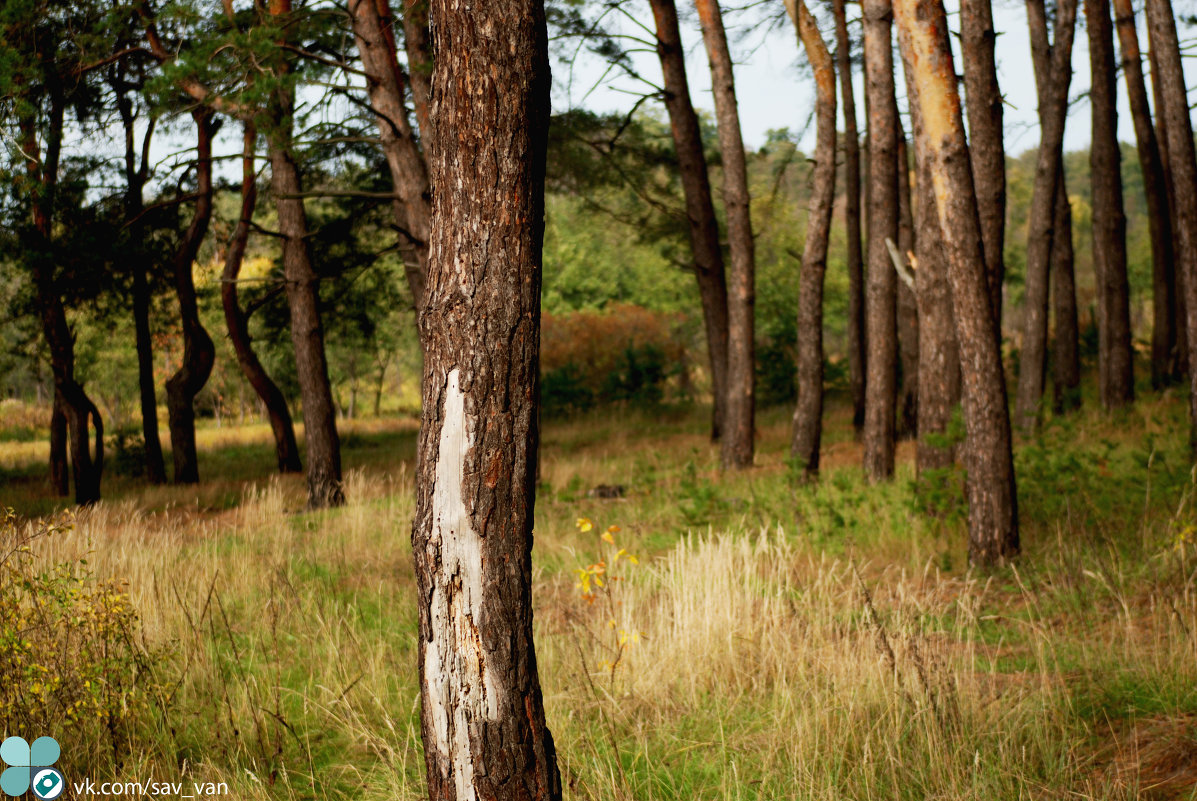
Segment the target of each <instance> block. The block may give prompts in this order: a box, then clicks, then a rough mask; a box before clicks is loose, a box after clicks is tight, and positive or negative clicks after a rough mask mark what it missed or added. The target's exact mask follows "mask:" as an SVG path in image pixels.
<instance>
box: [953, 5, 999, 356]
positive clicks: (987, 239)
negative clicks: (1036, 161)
mask: <svg viewBox="0 0 1197 801" xmlns="http://www.w3.org/2000/svg"><path fill="white" fill-rule="evenodd" d="M996 41H997V36H996V34H995V33H994V30H993V9H992V8H991V7H990V4H989V0H962V2H961V3H960V55H961V61H962V62H963V63H962V67H963V72H964V94H965V98H966V101H967V107H968V138H969V153H970V154H971V157H972V166H973V183H974V184H975V185H976V188H977V211H978V213H979V214H980V215H981V239H982V241H983V242H984V246H985V280H986V282H987V283H988V286H989V305H990V307H991V308H992V310H993V319H994V327H995V330H996V331H997V336H998V339H999V341H1000V340H1001V336H1002V282H1003V281H1004V280H1005V277H1006V262H1005V256H1004V254H1003V249H1004V247H1005V240H1006V149H1005V146H1004V145H1003V143H1002V135H1003V130H1002V92H1001V89H1000V88H999V87H998V79H997V60H996V59H995V57H994V44H995V43H996Z"/></svg>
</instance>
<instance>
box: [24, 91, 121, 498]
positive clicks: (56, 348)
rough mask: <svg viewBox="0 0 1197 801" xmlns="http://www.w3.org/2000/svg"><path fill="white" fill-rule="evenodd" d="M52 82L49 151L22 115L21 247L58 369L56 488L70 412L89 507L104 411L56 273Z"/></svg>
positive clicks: (55, 99) (76, 464) (61, 104)
mask: <svg viewBox="0 0 1197 801" xmlns="http://www.w3.org/2000/svg"><path fill="white" fill-rule="evenodd" d="M49 83H50V89H49V91H50V94H51V101H50V114H49V120H48V127H47V131H46V150H45V154H44V155H43V154H42V152H41V147H40V144H39V142H38V138H37V123H36V121H35V120H34V119H33V118H32V117H31V116H25V115H22V116H21V117H20V118H19V120H18V123H19V126H20V130H21V137H22V139H23V142H22V152H23V154H24V156H25V159H26V162H25V163H26V173H27V175H28V177H29V180H30V185H31V186H32V187H34V188H35V189H34V201H33V204H32V205H33V220H32V225H31V226H30V228H29V229H28V231H27V241H26V242H24V243H23V247H22V252H23V253H24V254H25V258H26V259H27V260H28V264H29V266H30V268H31V271H32V274H33V288H34V291H35V293H36V298H37V306H38V312H39V315H38V316H39V317H40V318H41V323H42V333H43V334H44V336H45V338H46V345H47V347H48V349H49V351H50V367H51V370H52V372H53V374H54V404H55V406H56V407H58V409H59V413H58V414H56V415H55V416H57V417H58V420H54V419H53V418H52V419H51V448H50V450H51V457H52V462H51V478H52V480H53V481H54V483H55V488H56V489H57V490H61V489H62V487H63V486H64V485H65V484H66V483H67V482H66V481H64V479H63V477H62V475H61V473H62V467H63V462H62V459H61V456H60V454H61V446H60V445H59V444H58V443H59V442H61V433H62V423H61V419H62V417H63V416H65V418H66V431H67V436H68V438H69V444H70V455H71V474H72V478H73V479H74V483H75V502H76V503H77V504H79V505H80V506H84V505H87V504H91V503H95V502H96V501H98V500H100V479H101V476H102V475H103V471H104V424H103V421H102V420H101V419H100V412H99V410H98V409H96V406H95V404H94V403H92V401H91V398H89V397H88V396H87V393H86V392H85V391H84V390H83V386H82V385H81V384H80V383H79V382H78V381H76V380H75V337H74V334H73V333H72V331H71V329H70V325H69V324H68V323H67V318H66V309H65V308H64V306H63V303H62V295H61V294H60V292H59V289H58V281H57V278H56V276H55V274H54V273H55V254H54V242H53V209H54V203H55V195H56V193H57V189H58V167H59V158H60V156H61V153H62V133H63V115H64V111H65V107H66V103H65V101H64V99H63V97H62V94H61V92H60V89H59V87H58V86H57V85H56V83H55V82H54V81H53V80H51V81H50V82H49ZM93 425H94V428H95V437H96V439H95V449H94V453H93V450H92V442H91V431H92V426H93ZM55 440H57V442H56V441H55Z"/></svg>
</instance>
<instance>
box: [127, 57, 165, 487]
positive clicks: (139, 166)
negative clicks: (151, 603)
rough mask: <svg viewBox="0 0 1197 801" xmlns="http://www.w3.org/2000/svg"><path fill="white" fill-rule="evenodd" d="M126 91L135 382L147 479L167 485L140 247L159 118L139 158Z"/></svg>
mask: <svg viewBox="0 0 1197 801" xmlns="http://www.w3.org/2000/svg"><path fill="white" fill-rule="evenodd" d="M121 69H122V73H121V76H122V78H123V69H124V65H123V64H121ZM114 88H115V87H114ZM124 90H125V86H124V85H120V88H117V90H116V92H115V94H116V105H117V109H118V111H119V113H120V117H121V124H122V126H123V128H124V134H125V229H126V233H127V235H128V237H129V242H130V244H131V247H130V248H129V252H128V254H127V257H128V258H129V260H130V261H131V262H132V269H133V331H134V337H135V340H136V344H137V385H138V396H139V400H140V404H141V437H142V442H143V444H144V448H145V474H146V479H147V480H148V481H149V482H150V483H151V484H164V483H166V465H165V463H164V460H163V458H162V440H161V438H160V437H159V435H158V395H157V391H156V389H155V387H154V383H155V382H154V341H153V339H152V337H151V335H150V301H151V293H150V285H149V268H150V264H149V261H150V256H149V254H148V253H146V251H145V250H144V248H142V246H141V241H140V240H141V238H142V236H143V233H142V227H141V224H140V220H141V216H142V213H143V211H144V210H145V200H144V197H143V193H144V189H145V184H146V181H147V180H148V179H149V171H150V162H149V155H150V153H149V150H150V142H151V141H152V139H153V135H154V128H155V127H156V120H155V119H154V118H153V117H151V118H150V119H149V121H148V123H147V124H146V129H145V133H144V134H143V138H142V142H141V155H140V158H139V157H138V153H137V144H136V131H135V128H136V117H135V116H134V110H133V103H132V101H130V99H129V96H128V94H127V93H126V92H125V91H124Z"/></svg>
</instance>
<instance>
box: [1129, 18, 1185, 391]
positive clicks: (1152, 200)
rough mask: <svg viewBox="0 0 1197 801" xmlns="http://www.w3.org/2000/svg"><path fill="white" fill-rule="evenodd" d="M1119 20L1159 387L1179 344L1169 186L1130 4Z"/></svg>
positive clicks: (1154, 383)
mask: <svg viewBox="0 0 1197 801" xmlns="http://www.w3.org/2000/svg"><path fill="white" fill-rule="evenodd" d="M1114 22H1115V25H1116V26H1117V28H1118V40H1119V45H1120V49H1121V51H1122V72H1123V75H1124V76H1125V77H1126V93H1127V95H1128V96H1129V98H1130V109H1131V119H1132V120H1134V123H1135V142H1136V144H1137V145H1138V151H1139V168H1140V169H1141V170H1142V172H1143V194H1144V195H1145V196H1146V199H1147V227H1148V231H1149V232H1150V235H1151V264H1152V270H1151V288H1152V294H1151V307H1152V330H1151V385H1152V387H1154V388H1155V389H1160V388H1161V387H1163V386H1165V385H1166V384H1167V383H1169V379H1170V376H1171V366H1172V364H1171V363H1172V360H1173V359H1172V351H1173V348H1174V343H1175V342H1176V300H1175V298H1174V297H1173V294H1172V290H1173V286H1174V284H1175V276H1174V275H1173V269H1174V267H1173V263H1172V262H1173V254H1172V220H1171V216H1170V214H1169V207H1168V193H1167V189H1166V187H1165V185H1164V164H1163V161H1161V159H1160V149H1159V143H1158V142H1157V141H1156V136H1155V126H1154V125H1153V124H1152V121H1151V106H1150V105H1149V103H1148V100H1147V82H1146V81H1145V80H1144V78H1143V56H1142V54H1141V53H1140V52H1139V34H1138V32H1137V31H1136V30H1135V10H1134V7H1133V6H1132V4H1131V1H1130V0H1114Z"/></svg>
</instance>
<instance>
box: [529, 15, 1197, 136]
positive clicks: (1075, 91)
mask: <svg viewBox="0 0 1197 801" xmlns="http://www.w3.org/2000/svg"><path fill="white" fill-rule="evenodd" d="M807 1H808V2H809V3H810V4H811V6H812V7H813V8H814V9H815V11H816V14H817V15H818V16H819V18H820V23H821V26H822V28H823V37H824V39H825V40H826V41H827V42H828V46H829V47H830V48H831V49H833V50H834V44H835V43H834V35H833V33H834V32H833V30H832V28H831V17H830V14H829V13H825V5H826V4H825V3H823V2H822V1H821V0H807ZM1173 1H1174V9H1175V11H1176V13H1177V14H1178V15H1179V14H1193V13H1195V12H1197V0H1173ZM993 3H994V7H993V13H994V28H995V30H996V31H997V32H998V39H997V49H996V55H997V62H998V83H999V85H1000V87H1001V90H1002V94H1003V96H1004V97H1005V101H1006V105H1005V108H1004V114H1003V121H1004V125H1005V132H1006V152H1007V154H1008V155H1011V156H1014V155H1018V154H1020V153H1022V152H1023V151H1026V150H1029V149H1031V148H1034V147H1035V146H1036V145H1037V144H1038V141H1039V129H1038V123H1037V121H1036V111H1035V105H1036V93H1035V75H1034V71H1033V69H1032V64H1031V49H1030V40H1029V38H1028V35H1027V19H1026V7H1025V5H1024V4H1023V3H1021V2H1013V1H1012V0H993ZM643 5H644V8H643V12H644V14H646V15H647V14H648V5H647V3H644V4H643ZM1135 5H1136V9H1137V10H1139V11H1140V12H1141V8H1142V3H1141V2H1136V4H1135ZM770 6H776V10H777V11H778V12H780V9H781V8H782V4H781V3H780V2H776V3H771V4H766V6H765V8H770ZM946 6H947V10H948V14H949V16H950V19H949V25H950V26H951V27H952V29H953V30H954V31H958V19H959V18H958V11H959V8H960V4H959V0H947V2H946ZM859 8H860V7H859V5H858V4H856V3H850V4H849V6H848V14H849V20H850V21H851V20H853V19H854V18H858V17H859ZM678 10H679V14H681V15H682V17H683V20H682V40H683V42H684V44H685V47H686V50H687V60H686V66H687V78H688V79H689V82H690V91H691V94H692V99H693V102H694V104H695V106H696V107H698V108H701V109H706V110H707V111H709V112H711V113H712V115H713V113H714V103H713V100H712V97H711V80H710V70H709V68H708V65H707V59H706V51H705V50H704V48H703V46H702V35H701V33H700V31H699V29H698V25H697V22H696V20H695V18H694V13H693V8H692V7H691V6H690V4H689V3H688V2H686V0H680V2H679V3H678ZM772 10H773V9H771V8H770V11H768V12H762V11H761V10H759V7H758V8H754V9H750V10H748V11H745V12H740V13H727V12H725V20H724V22H725V25H726V26H727V27H728V30H729V39H730V40H731V48H732V58H733V60H734V61H735V62H736V63H735V78H736V96H737V99H738V103H739V111H740V124H741V127H742V129H743V135H744V142H745V145H746V146H747V147H749V148H750V149H751V148H757V147H760V146H761V145H762V144H764V142H765V140H766V134H767V132H768V131H769V130H771V129H777V128H789V129H790V130H791V131H792V132H802V136H801V138H800V140H799V144H800V147H802V148H803V149H805V150H807V151H809V150H812V149H813V148H814V140H815V130H814V123H813V121H812V117H811V115H812V111H813V107H814V102H815V92H814V79H813V78H812V77H811V74H810V70H809V68H806V66H805V53H804V52H803V51H802V50H801V49H800V47H799V45H798V42H797V39H796V37H795V35H794V29H793V27H792V26H791V25H790V24H789V21H788V19H783V20H782V21H783V22H784V24H782V25H778V26H774V27H773V28H772V29H771V30H769V31H768V32H767V33H764V32H761V31H752V30H749V29H750V28H751V27H752V23H753V22H755V21H757V20H759V19H760V18H761V17H762V16H764V14H765V13H771V12H772ZM1078 16H1079V19H1078V26H1077V31H1076V37H1075V41H1074V46H1073V53H1072V69H1073V76H1072V83H1071V86H1070V91H1069V96H1070V97H1071V98H1078V97H1081V96H1083V95H1084V94H1085V93H1086V92H1087V91H1088V90H1089V46H1088V39H1087V35H1086V32H1085V29H1084V15H1083V12H1081V13H1078ZM1138 16H1139V17H1140V20H1139V23H1140V24H1139V46H1140V49H1141V50H1143V51H1144V53H1146V50H1147V35H1146V31H1145V30H1144V28H1143V21H1142V14H1141V13H1139V15H1138ZM644 22H645V24H648V25H651V24H652V21H651V17H647V18H646V19H645V20H644ZM850 25H852V23H851V22H850ZM617 27H619V29H620V30H622V32H624V33H629V34H631V33H637V34H641V35H643V30H642V29H639V28H638V27H637V25H636V23H634V22H632V21H629V20H623V21H622V22H621V23H619V24H618V26H617ZM850 30H854V33H853V36H854V38H855V37H857V36H859V30H860V28H859V24H858V23H857V24H856V25H855V26H853V28H850ZM1181 36H1182V38H1184V37H1185V36H1186V31H1185V30H1184V29H1183V28H1182V30H1181ZM1115 38H1116V36H1115ZM956 44H957V42H956V41H955V38H954V41H953V46H954V47H955V46H956ZM634 58H635V63H636V67H637V69H638V70H640V71H641V72H642V73H643V74H644V75H645V76H646V77H648V78H649V79H650V80H654V81H658V82H659V81H660V68H659V66H658V64H657V61H656V54H655V53H651V52H645V53H638V54H636V55H635V56H634ZM895 62H896V63H897V64H898V65H899V70H900V63H901V62H900V60H898V59H897V58H896V57H895ZM604 67H605V65H603V64H602V63H601V62H600V61H599V60H598V59H597V58H596V57H593V56H591V57H588V58H586V59H583V60H582V61H581V62H579V63H575V65H574V68H573V70H572V76H571V75H570V70H569V68H568V67H567V66H565V65H562V64H559V63H554V65H553V69H554V84H555V90H554V97H553V102H554V107H555V110H558V111H559V110H562V109H563V108H565V107H569V106H571V105H582V106H585V107H587V108H590V109H593V110H596V111H618V110H627V109H629V108H631V106H632V104H633V103H634V102H635V97H634V93H638V92H642V91H644V90H643V86H644V85H643V84H642V83H639V82H637V81H635V80H632V79H629V78H626V77H624V76H614V75H608V76H607V77H606V78H604V76H603V73H604ZM956 69H957V72H959V71H960V57H959V51H958V50H957V51H956ZM1144 69H1145V71H1146V65H1144ZM1185 69H1186V84H1187V85H1188V86H1189V87H1190V93H1192V90H1193V88H1194V84H1195V83H1197V64H1194V63H1192V60H1191V59H1190V60H1189V63H1187V64H1186V68H1185ZM571 77H572V80H571ZM896 84H897V87H898V95H899V100H898V102H899V106H900V107H901V108H903V109H904V108H905V91H904V89H905V82H904V79H903V78H902V76H901V75H900V74H899V75H898V76H897V81H896ZM855 85H856V102H857V106H858V108H857V120H858V124H859V125H861V126H862V128H863V126H864V125H865V118H864V109H863V102H864V100H863V99H864V89H863V81H862V78H861V76H860V74H859V73H858V74H857V75H856V80H855ZM1148 89H1149V91H1150V83H1149V84H1148ZM962 91H963V90H962ZM629 93H632V94H629ZM837 101H838V98H837ZM842 119H843V118H842V116H841V118H840V120H841V122H840V127H841V130H842ZM904 124H906V123H905V122H904ZM1089 126H1090V117H1089V104H1088V102H1087V101H1085V100H1084V99H1081V101H1080V102H1077V103H1074V104H1073V105H1072V108H1071V111H1070V114H1069V117H1068V124H1067V126H1066V128H1065V136H1064V146H1065V149H1066V150H1079V149H1084V148H1086V147H1088V144H1089V140H1090V131H1089ZM907 130H909V127H907ZM1118 136H1119V139H1121V140H1122V141H1124V142H1128V143H1134V141H1135V132H1134V126H1133V123H1132V121H1131V118H1130V106H1129V103H1128V100H1127V97H1126V86H1125V83H1124V81H1123V80H1122V77H1121V74H1119V80H1118Z"/></svg>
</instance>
